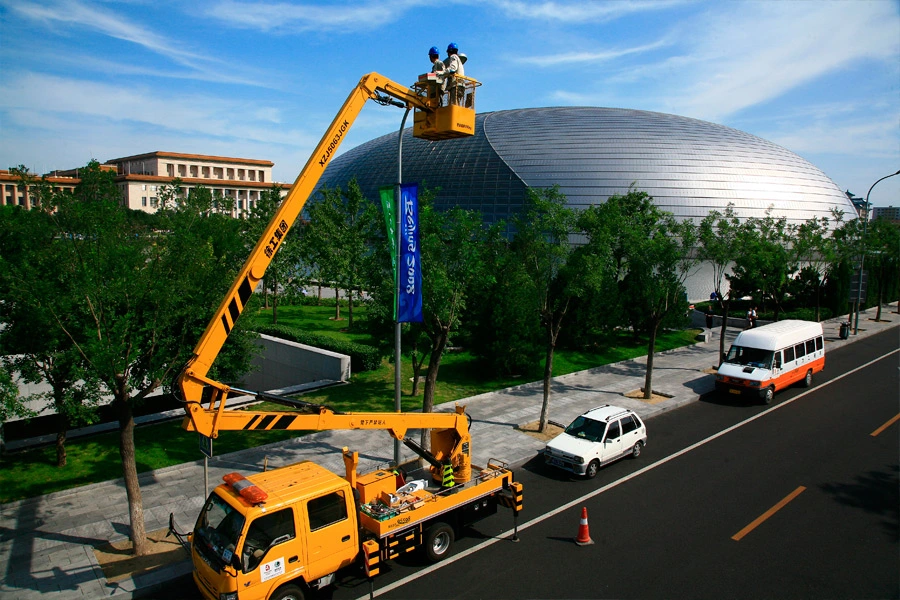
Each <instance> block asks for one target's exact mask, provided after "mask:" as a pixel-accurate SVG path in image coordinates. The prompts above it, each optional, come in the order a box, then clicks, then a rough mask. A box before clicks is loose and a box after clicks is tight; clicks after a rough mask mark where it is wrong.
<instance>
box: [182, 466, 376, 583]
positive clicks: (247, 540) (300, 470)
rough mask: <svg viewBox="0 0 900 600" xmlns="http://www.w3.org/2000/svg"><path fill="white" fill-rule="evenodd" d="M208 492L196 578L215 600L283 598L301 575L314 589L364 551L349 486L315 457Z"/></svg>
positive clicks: (197, 533)
mask: <svg viewBox="0 0 900 600" xmlns="http://www.w3.org/2000/svg"><path fill="white" fill-rule="evenodd" d="M228 478H231V479H232V481H231V482H226V483H224V484H222V485H219V486H218V487H217V488H216V489H215V490H213V492H212V493H211V494H210V496H209V498H208V499H207V501H206V504H205V506H204V507H203V510H202V511H201V513H200V516H199V518H198V519H197V523H196V525H195V527H194V533H193V536H192V539H191V554H192V560H193V563H194V581H195V582H196V584H197V587H198V588H199V589H200V590H201V592H202V593H203V595H204V597H206V598H210V599H212V600H221V599H222V598H229V597H231V598H237V597H240V598H241V600H247V599H253V598H271V597H273V596H274V597H277V594H276V593H275V592H276V590H277V588H278V587H279V586H281V585H282V584H283V583H285V582H288V581H294V582H297V581H298V580H302V582H303V583H305V584H306V585H307V586H309V587H312V588H318V587H322V586H324V585H327V584H329V583H331V581H332V580H333V577H334V573H335V572H336V571H337V570H338V569H341V568H343V567H345V566H348V565H350V564H351V563H353V561H354V560H355V559H356V557H357V555H358V553H359V539H358V522H357V516H356V508H355V505H354V499H353V493H352V490H351V488H350V484H349V483H348V482H347V481H346V480H345V479H343V478H342V477H339V476H337V475H335V474H334V473H332V472H331V471H329V470H327V469H325V468H323V467H321V466H319V465H317V464H315V463H312V462H302V463H298V464H295V465H291V466H289V467H285V468H282V469H276V470H273V471H267V472H264V473H259V474H256V475H252V476H250V477H249V478H243V477H241V476H240V475H237V474H232V475H229V476H226V479H228Z"/></svg>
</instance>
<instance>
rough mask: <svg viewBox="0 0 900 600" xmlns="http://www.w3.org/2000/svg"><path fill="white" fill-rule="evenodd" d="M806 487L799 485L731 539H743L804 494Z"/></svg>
mask: <svg viewBox="0 0 900 600" xmlns="http://www.w3.org/2000/svg"><path fill="white" fill-rule="evenodd" d="M805 489H806V488H805V487H803V486H802V485H801V486H800V487H798V488H797V489H796V490H794V491H793V492H791V493H790V494H788V495H787V496H785V497H784V499H783V500H782V501H781V502H779V503H778V504H776V505H775V506H773V507H772V508H770V509H769V510H767V511H766V512H764V513H763V514H761V515H760V516H759V517H758V518H757V519H756V520H755V521H753V522H752V523H750V524H749V525H747V526H746V527H744V528H743V529H741V530H740V531H738V532H737V533H736V534H734V535H733V536H731V539H733V540H734V541H736V542H739V541H741V540H742V539H743V537H744V536H745V535H747V534H748V533H750V532H751V531H753V530H754V529H756V528H757V527H759V526H760V525H762V524H763V523H764V522H765V521H766V519H768V518H769V517H771V516H772V515H774V514H775V513H777V512H778V511H779V510H781V509H782V508H784V507H785V506H786V505H787V503H788V502H790V501H791V500H793V499H794V498H796V497H797V496H799V495H800V494H802V493H803V491H804V490H805Z"/></svg>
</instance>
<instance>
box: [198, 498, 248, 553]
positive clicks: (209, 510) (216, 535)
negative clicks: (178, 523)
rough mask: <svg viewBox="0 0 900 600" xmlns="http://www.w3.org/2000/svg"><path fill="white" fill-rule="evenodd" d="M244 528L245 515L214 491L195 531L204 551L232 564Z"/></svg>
mask: <svg viewBox="0 0 900 600" xmlns="http://www.w3.org/2000/svg"><path fill="white" fill-rule="evenodd" d="M243 529H244V516H243V515H242V514H241V513H239V512H238V511H236V510H235V509H234V508H232V506H231V505H230V504H228V503H227V502H225V500H223V499H222V498H221V497H220V496H219V495H218V494H216V493H215V492H214V493H212V494H210V496H209V499H208V500H207V501H206V506H204V507H203V511H202V512H201V513H200V517H199V518H198V519H197V526H196V527H195V528H194V533H195V534H196V536H195V537H198V538H199V539H200V541H201V546H200V547H201V549H202V550H203V551H204V553H205V554H207V555H210V554H211V555H212V556H214V557H215V558H216V559H217V560H218V561H219V562H220V563H222V564H223V565H225V564H231V559H232V556H234V551H235V548H237V544H238V541H239V539H240V536H241V531H242V530H243Z"/></svg>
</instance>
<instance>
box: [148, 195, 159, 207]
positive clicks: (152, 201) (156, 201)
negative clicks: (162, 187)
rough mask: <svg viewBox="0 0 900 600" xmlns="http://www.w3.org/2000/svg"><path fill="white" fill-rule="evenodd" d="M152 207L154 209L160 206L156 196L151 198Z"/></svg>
mask: <svg viewBox="0 0 900 600" xmlns="http://www.w3.org/2000/svg"><path fill="white" fill-rule="evenodd" d="M150 206H152V207H153V208H157V207H158V206H159V199H158V198H157V197H156V196H151V197H150Z"/></svg>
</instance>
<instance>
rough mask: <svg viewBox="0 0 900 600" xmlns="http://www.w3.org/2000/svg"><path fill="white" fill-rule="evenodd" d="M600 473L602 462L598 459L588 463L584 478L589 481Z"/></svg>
mask: <svg viewBox="0 0 900 600" xmlns="http://www.w3.org/2000/svg"><path fill="white" fill-rule="evenodd" d="M598 471H600V461H599V460H597V459H596V458H595V459H594V460H592V461H591V462H590V463H588V466H587V469H585V471H584V476H585V477H586V478H587V479H593V478H594V477H596V476H597V472H598Z"/></svg>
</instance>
